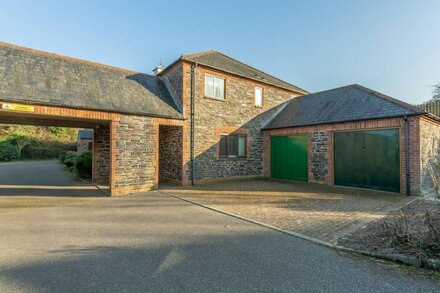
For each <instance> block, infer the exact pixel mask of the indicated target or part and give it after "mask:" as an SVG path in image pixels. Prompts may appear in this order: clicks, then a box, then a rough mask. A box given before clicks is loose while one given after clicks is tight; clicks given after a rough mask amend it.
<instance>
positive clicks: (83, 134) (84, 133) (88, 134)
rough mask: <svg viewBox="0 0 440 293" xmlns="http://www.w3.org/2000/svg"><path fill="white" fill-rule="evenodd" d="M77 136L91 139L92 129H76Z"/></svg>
mask: <svg viewBox="0 0 440 293" xmlns="http://www.w3.org/2000/svg"><path fill="white" fill-rule="evenodd" d="M78 138H80V139H93V131H92V130H88V129H81V130H80V131H78Z"/></svg>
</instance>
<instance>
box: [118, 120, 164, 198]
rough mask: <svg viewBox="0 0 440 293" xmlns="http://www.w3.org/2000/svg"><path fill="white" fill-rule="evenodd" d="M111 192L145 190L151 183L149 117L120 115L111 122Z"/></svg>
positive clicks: (152, 162) (152, 157)
mask: <svg viewBox="0 0 440 293" xmlns="http://www.w3.org/2000/svg"><path fill="white" fill-rule="evenodd" d="M112 144H113V161H112V169H113V174H112V176H113V180H112V181H113V186H111V187H112V189H113V190H112V194H114V195H119V194H127V193H131V192H137V191H146V190H150V189H152V188H154V186H155V180H154V175H155V168H156V158H155V155H154V147H155V141H154V129H153V118H151V117H144V116H131V115H121V117H120V119H119V121H115V122H113V123H112Z"/></svg>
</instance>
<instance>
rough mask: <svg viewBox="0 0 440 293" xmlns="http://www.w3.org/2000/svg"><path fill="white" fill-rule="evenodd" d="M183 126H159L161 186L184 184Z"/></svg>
mask: <svg viewBox="0 0 440 293" xmlns="http://www.w3.org/2000/svg"><path fill="white" fill-rule="evenodd" d="M182 136H183V129H182V127H181V126H165V125H161V126H159V184H164V183H165V184H180V183H181V182H182V149H183V148H182V143H183V137H182Z"/></svg>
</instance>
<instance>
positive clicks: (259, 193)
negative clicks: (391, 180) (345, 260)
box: [162, 179, 415, 243]
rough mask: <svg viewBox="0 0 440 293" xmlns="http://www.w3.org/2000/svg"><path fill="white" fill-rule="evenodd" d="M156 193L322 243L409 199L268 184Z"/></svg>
mask: <svg viewBox="0 0 440 293" xmlns="http://www.w3.org/2000/svg"><path fill="white" fill-rule="evenodd" d="M162 191H164V192H166V193H169V194H171V195H174V196H177V197H180V198H183V199H187V200H191V201H194V202H197V203H201V204H204V205H208V206H210V207H213V208H216V209H219V210H222V211H226V212H229V213H233V214H236V215H238V216H242V217H246V218H248V219H251V220H255V221H259V222H263V223H266V224H269V225H271V226H275V227H277V228H281V229H284V230H288V231H291V232H295V233H300V234H303V235H306V236H308V237H312V238H315V239H318V240H321V241H325V242H328V243H337V241H338V239H340V238H342V237H345V236H347V235H349V234H350V233H352V232H354V231H356V230H357V229H359V228H360V227H362V226H364V225H365V224H366V223H368V222H369V221H372V220H375V219H379V218H381V217H384V216H386V215H387V214H388V213H389V212H391V211H393V210H396V209H398V208H399V207H401V206H403V205H405V204H406V203H408V202H410V201H412V200H414V199H415V197H408V196H404V195H400V194H395V193H388V192H381V191H373V190H366V189H354V188H347V187H336V186H328V185H323V184H311V183H305V182H293V181H289V182H287V181H286V182H284V181H275V180H269V179H249V180H230V181H224V182H219V183H215V184H214V183H211V184H206V185H198V186H195V187H169V186H165V187H164V188H162Z"/></svg>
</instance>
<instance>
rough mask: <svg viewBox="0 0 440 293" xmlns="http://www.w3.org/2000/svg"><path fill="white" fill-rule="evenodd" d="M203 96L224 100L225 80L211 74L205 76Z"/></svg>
mask: <svg viewBox="0 0 440 293" xmlns="http://www.w3.org/2000/svg"><path fill="white" fill-rule="evenodd" d="M205 96H207V97H211V98H216V99H221V100H224V99H225V79H224V78H221V77H218V76H214V75H211V74H205Z"/></svg>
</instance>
